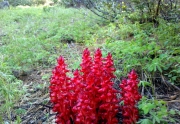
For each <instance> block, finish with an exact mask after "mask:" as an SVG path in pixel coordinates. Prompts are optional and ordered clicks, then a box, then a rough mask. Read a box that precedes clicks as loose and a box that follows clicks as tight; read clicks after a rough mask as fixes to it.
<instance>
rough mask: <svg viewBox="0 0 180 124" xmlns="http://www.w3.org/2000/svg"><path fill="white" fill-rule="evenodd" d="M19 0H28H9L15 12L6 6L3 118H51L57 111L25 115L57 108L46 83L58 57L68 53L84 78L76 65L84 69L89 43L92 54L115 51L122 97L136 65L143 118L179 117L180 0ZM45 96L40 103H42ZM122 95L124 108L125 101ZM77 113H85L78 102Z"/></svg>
mask: <svg viewBox="0 0 180 124" xmlns="http://www.w3.org/2000/svg"><path fill="white" fill-rule="evenodd" d="M21 2H25V1H18V0H16V1H10V0H9V3H10V5H11V6H10V9H1V10H0V25H1V26H0V97H1V99H0V104H1V106H0V122H2V123H36V122H37V120H38V121H41V122H44V123H52V122H51V121H50V122H48V118H51V117H54V116H53V114H50V113H49V112H44V113H45V114H44V115H42V116H43V117H45V119H44V118H43V119H42V118H36V117H33V114H32V117H31V119H30V117H28V116H27V115H28V114H31V113H33V110H34V109H32V108H35V107H36V108H37V105H38V106H42V107H41V108H39V109H38V110H39V111H40V112H41V113H43V112H42V111H44V110H45V109H43V107H45V108H51V107H52V104H51V103H50V102H49V95H48V94H49V93H48V92H49V91H48V87H49V83H48V82H49V78H50V76H51V70H52V68H53V67H54V66H55V64H56V59H57V58H58V57H59V55H63V56H64V59H65V62H66V63H67V64H68V69H69V71H72V72H74V76H75V77H74V78H72V79H71V81H72V80H76V81H75V82H78V81H77V79H76V78H80V77H81V76H82V75H81V76H80V75H79V74H78V73H79V72H78V71H74V70H76V69H77V68H78V69H81V68H82V64H80V63H81V55H82V53H83V52H82V51H83V49H84V48H86V47H88V48H89V51H90V52H92V53H94V51H95V49H97V48H100V49H101V51H102V57H105V56H107V55H108V53H111V54H112V58H113V60H114V67H115V68H116V71H115V72H114V75H115V77H116V78H114V79H113V80H112V81H113V82H114V85H113V87H114V88H115V89H117V90H119V91H121V96H123V93H122V91H123V92H125V89H127V88H124V89H123V87H122V85H123V84H126V81H125V80H123V81H122V79H123V77H126V76H127V74H128V73H129V72H130V71H131V70H132V69H135V70H136V72H137V74H138V79H139V84H138V86H139V92H140V93H141V95H142V98H141V100H140V101H139V104H138V105H136V107H138V111H139V121H138V122H137V123H142V124H156V123H179V122H180V118H179V116H180V108H179V106H180V88H179V87H180V76H179V73H180V57H179V53H180V42H179V39H180V21H179V19H180V11H179V8H180V3H179V1H178V0H172V1H171V0H165V1H161V0H158V1H154V0H150V1H145V0H142V1H139V0H128V1H117V0H116V1H115V0H111V1H103V0H102V1H95V0H84V1H83V0H81V1H78V0H77V1H76V0H62V1H61V2H58V1H54V2H57V3H56V4H54V6H37V2H38V1H33V2H32V1H31V2H30V1H29V2H30V3H31V4H25V3H21ZM38 4H43V3H38ZM17 5H32V6H26V7H22V6H17ZM13 6H14V7H13ZM84 56H85V55H84ZM95 56H96V55H95ZM94 58H96V57H94ZM61 59H62V58H61ZM94 61H95V60H94ZM80 65H81V66H80ZM92 68H93V67H92ZM47 70H50V71H47ZM93 73H94V72H93ZM84 75H85V72H84ZM68 76H70V77H71V76H72V74H70V75H68ZM34 79H36V80H34ZM119 84H120V86H119ZM94 85H95V84H94ZM131 85H133V84H131ZM102 87H103V86H102ZM59 88H61V87H59ZM89 90H90V91H91V90H93V91H94V92H95V91H96V89H89ZM37 92H38V93H40V94H37ZM76 93H77V92H76ZM86 93H87V95H88V94H89V93H88V92H86ZM77 94H79V93H77ZM127 94H128V95H129V93H127ZM51 95H52V94H51ZM101 95H102V94H101ZM31 96H33V97H31ZM80 96H81V95H80ZM41 97H42V98H43V99H42V100H41V101H38V100H36V99H39V98H41ZM81 97H83V96H81ZM51 99H52V96H51ZM83 99H85V98H83ZM72 100H75V99H72ZM92 100H95V99H94V98H92ZM104 100H105V99H104ZM121 100H122V102H120V104H121V105H123V104H124V111H125V110H126V109H128V107H127V106H125V103H126V100H127V99H123V98H122V99H121ZM70 101H71V100H70ZM86 101H88V100H86ZM95 101H96V100H95ZM78 102H79V104H80V103H81V104H82V105H83V104H85V103H83V102H82V101H78ZM54 103H56V102H54ZM63 104H66V105H67V103H66V102H65V103H63ZM81 107H82V106H81ZM98 107H99V106H98ZM81 109H82V110H83V108H81ZM133 109H134V108H133ZM38 110H34V113H35V112H36V113H37V111H38ZM134 110H136V109H134ZM56 111H57V110H56ZM58 111H59V110H58ZM73 111H74V112H75V113H79V110H78V107H77V110H75V109H74V110H73ZM122 112H123V110H122V111H121V113H119V114H117V120H119V123H122V122H124V123H126V122H127V123H128V119H127V118H126V117H124V120H125V121H122V120H123V117H122V115H121V114H122ZM135 113H137V112H135ZM125 115H126V114H125ZM127 115H128V114H127ZM34 116H36V114H34ZM80 117H82V116H79V118H80ZM98 117H99V116H98ZM32 118H35V119H34V120H33V119H32ZM80 120H82V119H80ZM100 120H101V121H102V120H103V119H102V118H101V119H100ZM59 121H60V120H59ZM71 121H72V120H71ZM77 121H78V120H77ZM97 122H98V120H97ZM99 122H100V121H99ZM102 122H106V121H104V120H103V121H102ZM110 122H111V121H110V120H109V123H110Z"/></svg>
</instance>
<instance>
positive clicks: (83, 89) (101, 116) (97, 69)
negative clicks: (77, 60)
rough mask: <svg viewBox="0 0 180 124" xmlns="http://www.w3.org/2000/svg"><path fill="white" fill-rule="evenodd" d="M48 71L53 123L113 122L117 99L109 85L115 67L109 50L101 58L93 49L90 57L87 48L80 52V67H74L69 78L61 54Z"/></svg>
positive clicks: (115, 121)
mask: <svg viewBox="0 0 180 124" xmlns="http://www.w3.org/2000/svg"><path fill="white" fill-rule="evenodd" d="M57 62H58V65H57V66H56V67H55V69H54V70H53V72H52V77H51V81H50V83H51V84H50V99H51V102H52V103H53V111H55V112H57V116H56V123H57V124H71V123H75V124H92V123H93V124H99V123H101V124H106V123H107V124H116V123H118V121H117V119H116V117H115V116H116V114H117V112H118V108H119V105H118V99H117V97H116V92H117V91H116V90H115V89H113V88H112V85H113V82H112V79H113V78H114V77H115V76H114V75H113V73H114V71H115V68H114V66H113V60H112V56H111V54H108V56H107V57H105V58H103V57H102V53H101V50H100V49H97V50H96V52H95V55H94V58H91V56H90V52H89V51H88V49H85V50H84V52H83V56H82V63H81V69H80V70H75V71H74V73H73V75H74V77H73V78H69V77H68V76H67V74H66V73H67V72H68V70H67V69H66V64H65V63H64V59H63V57H60V58H59V59H58V61H57Z"/></svg>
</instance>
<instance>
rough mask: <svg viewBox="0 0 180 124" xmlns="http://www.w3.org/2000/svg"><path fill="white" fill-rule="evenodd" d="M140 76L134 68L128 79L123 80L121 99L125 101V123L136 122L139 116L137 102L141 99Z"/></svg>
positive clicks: (123, 107)
mask: <svg viewBox="0 0 180 124" xmlns="http://www.w3.org/2000/svg"><path fill="white" fill-rule="evenodd" d="M137 78H138V76H137V74H136V72H135V71H134V70H132V71H131V72H130V73H129V74H128V79H124V80H122V83H121V84H120V88H121V101H123V102H124V105H123V106H122V114H123V124H135V123H136V122H137V120H138V118H139V116H138V115H139V113H138V109H137V108H136V104H137V102H138V101H139V100H140V99H141V95H140V94H139V92H138V83H139V81H138V79H137Z"/></svg>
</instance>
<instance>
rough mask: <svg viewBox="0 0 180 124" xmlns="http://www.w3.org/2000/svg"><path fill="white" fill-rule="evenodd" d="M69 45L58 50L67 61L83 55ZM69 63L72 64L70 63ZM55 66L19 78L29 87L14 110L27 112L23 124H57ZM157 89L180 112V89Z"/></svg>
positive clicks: (161, 86) (164, 86) (163, 85)
mask: <svg viewBox="0 0 180 124" xmlns="http://www.w3.org/2000/svg"><path fill="white" fill-rule="evenodd" d="M68 45H69V47H68V49H66V50H63V51H62V50H58V52H59V53H61V55H63V56H64V57H65V58H66V60H67V61H68V56H69V55H70V54H73V55H74V56H76V55H79V54H82V50H83V49H84V46H82V45H77V44H76V45H74V44H68ZM78 59H79V58H78ZM69 63H71V62H70V61H69ZM54 66H55V65H51V66H49V67H46V68H41V69H34V70H32V71H31V72H30V73H28V75H21V76H19V80H22V81H23V83H24V86H26V87H27V91H26V94H25V95H24V96H23V97H22V98H21V100H20V101H19V102H18V104H17V105H16V106H15V108H14V109H17V110H21V111H20V112H22V110H24V111H25V112H24V114H22V113H21V114H20V118H21V120H22V122H21V124H55V115H56V113H54V112H52V109H51V108H52V104H51V103H50V102H49V100H50V98H49V79H50V76H51V72H52V69H53V68H54ZM155 89H156V90H155V94H156V98H157V99H158V100H164V101H165V102H167V107H168V109H175V110H179V111H180V88H178V87H176V86H174V85H172V84H170V83H167V82H166V83H165V82H161V83H159V84H158V85H155ZM146 90H147V89H146ZM149 90H150V89H149ZM147 91H148V90H147ZM145 95H147V96H149V95H152V94H151V93H150V92H147V94H145ZM11 118H12V120H11V121H13V120H16V119H17V116H16V115H15V114H14V115H13V114H12V115H11ZM142 118H143V117H142ZM173 118H175V119H176V121H177V122H178V121H179V123H177V124H180V117H179V116H176V115H174V117H173Z"/></svg>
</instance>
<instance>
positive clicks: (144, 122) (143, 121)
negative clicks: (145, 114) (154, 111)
mask: <svg viewBox="0 0 180 124" xmlns="http://www.w3.org/2000/svg"><path fill="white" fill-rule="evenodd" d="M139 122H140V124H153V123H152V121H151V120H149V119H141V120H140V121H139Z"/></svg>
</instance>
